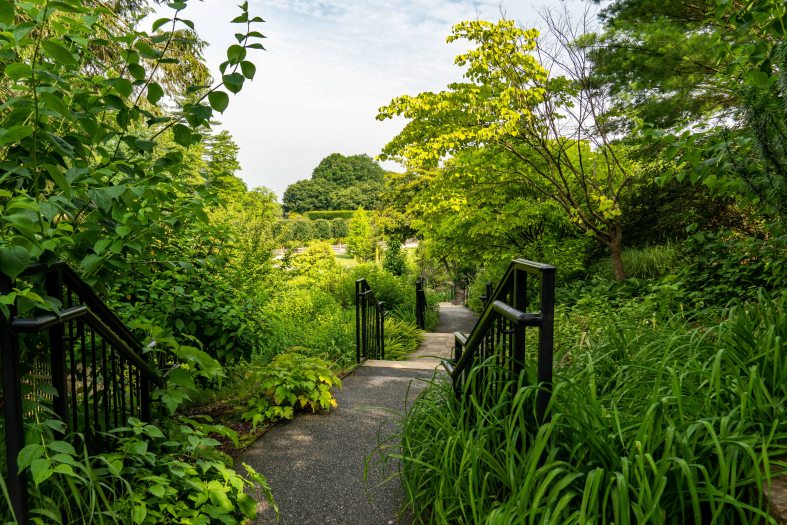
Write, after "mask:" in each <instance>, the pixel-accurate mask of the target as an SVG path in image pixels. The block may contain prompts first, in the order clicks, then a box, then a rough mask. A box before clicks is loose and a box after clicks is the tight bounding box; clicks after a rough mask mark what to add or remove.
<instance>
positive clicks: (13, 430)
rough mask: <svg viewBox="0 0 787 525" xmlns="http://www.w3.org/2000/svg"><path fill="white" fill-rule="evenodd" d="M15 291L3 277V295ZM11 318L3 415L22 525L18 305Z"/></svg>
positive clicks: (4, 323) (0, 342)
mask: <svg viewBox="0 0 787 525" xmlns="http://www.w3.org/2000/svg"><path fill="white" fill-rule="evenodd" d="M12 289H13V282H12V280H11V278H10V277H8V276H7V275H4V274H0V294H2V295H8V294H10V293H11V291H12ZM8 311H9V317H8V319H6V318H5V316H4V315H2V314H0V354H2V356H1V357H0V359H2V363H3V397H4V406H3V415H4V417H5V440H6V467H7V469H8V482H7V485H8V496H9V498H10V500H11V508H12V509H13V512H14V516H15V517H16V520H17V522H18V523H20V524H26V523H27V522H28V520H27V472H26V471H23V472H19V467H18V462H17V459H18V457H19V451H21V450H22V447H24V445H25V429H24V425H23V422H22V392H21V388H20V386H21V385H20V379H21V376H20V370H19V345H18V344H17V338H16V334H14V333H13V332H12V330H11V320H12V319H13V317H14V316H15V315H16V306H15V304H13V303H12V304H9V305H8Z"/></svg>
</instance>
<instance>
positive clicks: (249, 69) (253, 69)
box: [240, 60, 257, 80]
mask: <svg viewBox="0 0 787 525" xmlns="http://www.w3.org/2000/svg"><path fill="white" fill-rule="evenodd" d="M240 70H241V71H242V72H243V76H244V77H246V78H248V79H249V80H251V79H253V78H254V75H255V74H256V73H257V66H255V65H254V64H253V63H251V62H249V61H248V60H244V61H243V62H241V63H240Z"/></svg>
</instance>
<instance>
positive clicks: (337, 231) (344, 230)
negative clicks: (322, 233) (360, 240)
mask: <svg viewBox="0 0 787 525" xmlns="http://www.w3.org/2000/svg"><path fill="white" fill-rule="evenodd" d="M348 233H350V229H349V228H348V226H347V221H346V220H344V219H333V220H332V221H331V235H332V236H333V238H334V239H344V238H345V237H347V234H348Z"/></svg>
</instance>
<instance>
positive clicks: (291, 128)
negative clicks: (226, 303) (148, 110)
mask: <svg viewBox="0 0 787 525" xmlns="http://www.w3.org/2000/svg"><path fill="white" fill-rule="evenodd" d="M566 2H567V4H568V5H569V7H570V8H571V9H572V10H574V9H577V10H579V9H581V8H583V7H584V5H583V4H582V3H581V1H580V0H566V1H565V2H564V1H563V0H502V1H497V0H251V1H250V2H249V4H250V11H251V14H252V15H259V16H261V17H262V18H264V19H265V21H266V22H265V23H264V24H259V30H260V31H261V32H262V33H263V34H265V36H267V37H268V38H267V39H266V40H264V41H263V45H265V48H266V49H267V51H258V52H254V53H252V55H251V60H252V61H253V62H254V63H255V64H256V65H257V75H256V77H255V78H254V80H253V81H252V82H251V83H248V82H247V83H246V85H245V86H244V88H243V91H241V92H240V93H239V94H238V95H236V96H234V97H232V98H231V101H230V106H229V108H228V109H227V111H226V112H225V113H224V115H222V116H221V119H220V120H221V122H222V127H223V128H225V129H227V130H228V131H229V132H230V133H231V134H232V135H233V137H234V138H235V141H236V142H237V143H238V145H239V146H240V155H239V157H240V163H241V166H242V171H241V172H240V173H239V174H238V175H239V176H240V177H241V178H242V179H243V180H244V181H246V183H247V184H248V185H249V187H250V188H251V187H255V186H266V187H268V188H271V189H272V190H274V191H275V192H276V193H277V194H278V195H279V196H281V194H282V193H283V192H284V190H285V189H286V187H287V186H288V185H289V184H291V183H293V182H295V181H296V180H299V179H304V178H308V177H309V176H310V175H311V172H312V170H313V169H314V167H315V166H316V165H317V164H318V163H319V162H320V160H322V159H323V158H324V157H325V156H327V155H329V154H330V153H333V152H338V153H342V154H345V155H352V154H357V153H366V154H368V155H371V156H373V157H374V156H376V155H377V154H379V153H380V151H381V149H382V147H383V146H384V145H385V144H386V143H387V142H388V141H389V140H390V139H391V138H392V137H393V136H395V135H396V133H397V132H398V131H399V130H400V129H401V127H402V125H403V121H401V120H399V121H390V120H389V121H385V122H379V121H377V120H376V119H375V116H376V115H377V109H378V108H379V107H380V106H383V105H385V104H387V103H388V102H389V101H390V100H391V99H392V98H393V97H396V96H399V95H403V94H412V95H414V94H417V93H419V92H421V91H426V90H431V91H434V90H440V89H442V88H444V87H445V86H446V84H448V83H449V82H452V81H454V80H458V79H459V78H460V77H461V70H460V69H459V68H458V67H456V66H454V64H453V58H454V56H456V55H457V54H459V53H460V52H461V51H462V50H463V48H462V46H461V44H458V43H456V44H451V45H448V44H446V42H445V38H446V36H447V35H448V34H449V33H450V30H451V26H452V25H453V24H455V23H457V22H460V21H462V20H468V19H475V18H480V19H486V20H497V19H498V18H500V12H501V10H502V11H504V12H505V13H506V16H507V18H512V19H515V20H517V21H518V22H519V23H521V24H523V25H525V26H528V27H534V26H539V25H540V23H539V17H538V12H539V10H540V9H542V8H544V7H550V6H553V7H557V8H560V7H561V5H566ZM237 3H240V0H238V1H228V0H205V1H204V2H189V7H188V9H187V10H186V12H185V13H186V14H185V17H186V18H189V19H191V20H192V21H193V22H194V23H195V26H196V30H197V32H198V33H199V35H200V36H201V37H202V38H203V39H204V40H206V41H207V42H208V43H209V47H208V49H207V51H206V58H207V61H208V64H209V65H210V67H211V70H212V71H213V72H214V75H215V77H216V78H219V75H218V65H219V64H220V63H221V62H222V61H223V60H225V59H226V55H225V51H226V48H227V47H228V46H229V44H231V43H234V42H235V40H234V37H233V35H234V33H236V32H237V27H238V26H236V25H233V24H231V23H230V22H229V21H230V20H231V19H232V18H234V17H235V16H236V15H237V14H238V13H239V9H238V8H237V7H236V4H237ZM385 167H386V168H388V169H396V166H395V165H392V164H388V165H386V166H385Z"/></svg>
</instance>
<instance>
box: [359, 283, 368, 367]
mask: <svg viewBox="0 0 787 525" xmlns="http://www.w3.org/2000/svg"><path fill="white" fill-rule="evenodd" d="M367 302H368V298H367V296H366V295H363V296H362V300H361V318H362V319H363V323H361V345H362V352H361V359H365V358H367V357H368V356H369V338H368V332H369V316H368V313H367V311H366V310H367V304H366V303H367Z"/></svg>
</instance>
